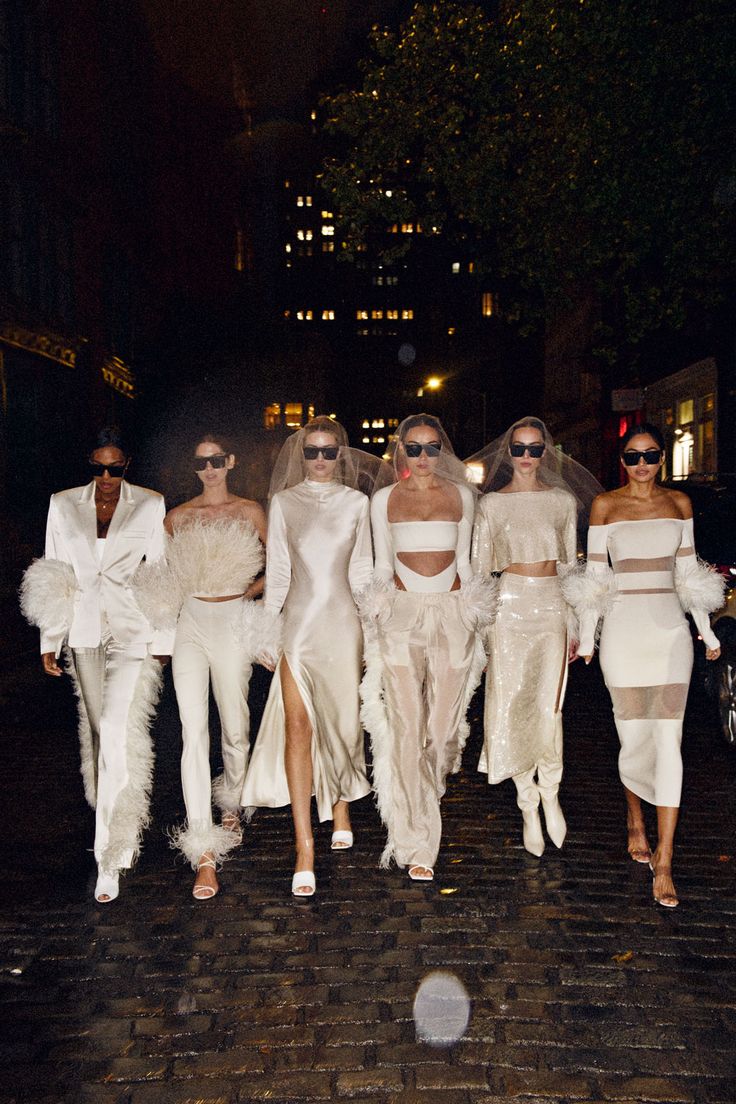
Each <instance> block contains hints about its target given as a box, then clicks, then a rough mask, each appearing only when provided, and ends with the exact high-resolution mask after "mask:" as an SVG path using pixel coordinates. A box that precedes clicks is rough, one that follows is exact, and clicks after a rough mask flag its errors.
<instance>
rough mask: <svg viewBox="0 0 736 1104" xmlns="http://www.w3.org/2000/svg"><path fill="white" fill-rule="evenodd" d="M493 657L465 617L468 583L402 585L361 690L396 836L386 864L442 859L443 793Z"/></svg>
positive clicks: (378, 782) (384, 814)
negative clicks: (456, 587) (449, 588)
mask: <svg viewBox="0 0 736 1104" xmlns="http://www.w3.org/2000/svg"><path fill="white" fill-rule="evenodd" d="M483 664H484V656H483V649H482V647H481V645H480V643H479V642H478V641H477V640H476V637H475V634H474V632H473V631H472V630H471V629H470V628H469V627H468V626H467V624H466V623H465V621H464V620H463V617H462V610H461V606H460V592H459V591H453V592H451V593H448V594H416V593H408V592H403V591H399V592H398V593H397V595H396V597H395V600H394V606H393V610H392V614H391V617H390V618H389V619H388V621H387V623H386V624H385V625H384V626H382V627H381V629H380V630H379V633H378V637H377V640H376V641H373V642H371V644H370V647H369V648H368V650H367V669H366V675H365V678H364V680H363V686H362V696H363V711H362V718H363V721H364V724H365V725H366V727H367V728H368V729H369V731H370V734H371V746H372V750H373V782H374V789H375V791H376V799H377V802H378V807H379V812H380V814H381V818H382V820H383V822H384V824H385V825H386V828H387V830H388V840H387V843H386V847H385V848H384V851H383V855H382V856H381V865H382V866H388V865H389V864H390V862H391V860H392V859H395V861H396V863H397V864H398V865H399V866H414V865H421V866H430V867H431V866H434V863H435V861H436V858H437V854H438V851H439V846H440V839H441V835H442V818H441V814H440V800H441V798H442V796H443V794H444V792H445V784H446V779H447V775H448V774H449V773H450V772H452V771H455V770H457V769H458V767H459V763H460V756H461V754H462V749H463V745H464V742H465V739H466V737H467V723H466V721H465V714H466V712H467V708H468V705H469V702H470V698H471V696H472V694H473V691H474V689H475V687H476V686H477V685H478V681H479V679H480V675H481V672H482V668H483Z"/></svg>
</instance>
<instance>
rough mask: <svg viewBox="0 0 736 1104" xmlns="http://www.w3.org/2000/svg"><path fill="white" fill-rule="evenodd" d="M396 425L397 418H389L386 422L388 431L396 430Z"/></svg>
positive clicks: (397, 423) (397, 422)
mask: <svg viewBox="0 0 736 1104" xmlns="http://www.w3.org/2000/svg"><path fill="white" fill-rule="evenodd" d="M398 425H399V419H398V418H389V420H388V428H389V429H397V428H398Z"/></svg>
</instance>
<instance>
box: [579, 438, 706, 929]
mask: <svg viewBox="0 0 736 1104" xmlns="http://www.w3.org/2000/svg"><path fill="white" fill-rule="evenodd" d="M663 453H664V440H663V438H662V436H661V434H660V432H659V430H658V429H657V428H656V427H655V426H653V425H650V424H648V423H643V424H641V425H637V426H634V427H633V428H632V429H631V430H630V431H629V433H628V434H627V435H626V437H624V439H623V455H622V463H623V465H624V467H625V470H626V475H627V477H628V482H627V484H626V486H624V487H621V488H619V489H617V490H615V491H609V492H607V493H605V494H602V495H599V496H598V497H597V498H596V499H595V501H594V503H593V508H592V510H591V516H590V522H591V524H590V530H589V533H588V564H587V569H586V574H585V576H584V577H583V579H581V580H577V581H575V583H574V585H575V586H576V588H577V593H576V594H573V595H571V600H572V601H574V602H575V604H576V605H577V607H578V611H579V618H580V645H579V651H580V655H582V656H583V657H584V659H585V661H586V663H589V662H590V660H591V658H592V655H593V649H594V639H595V632H596V626H597V623H598V621H599V619H600V617H601V616H602V617H603V629H602V632H601V636H600V661H601V668H602V670H603V675H604V678H605V680H606V685H607V687H608V690H609V693H610V695H611V701H612V703H613V713H614V717H615V721H616V728H617V730H618V735H619V740H620V743H621V751H620V755H619V774H620V776H621V781H622V782H623V785H624V792H625V794H626V802H627V829H628V851H629V854H630V855H631V857H632V859H633V860H634V861H635V862H641V863H649V866H650V868H651V870H652V872H653V874H654V886H653V892H654V899H655V901H656V902H657V903H658V904H660V905H664V906H665V907H667V908H674V907H675V906H676V905H677V904H678V898H677V893H676V891H675V886H674V883H673V881H672V854H673V843H674V834H675V827H676V825H677V816H678V811H679V805H680V791H681V785H682V758H681V756H680V742H681V738H682V721H683V716H684V713H685V703H686V701H687V692H688V685H689V682H690V674H691V671H692V664H693V646H692V640H691V636H690V631H689V629H688V626H687V622H686V620H685V617H684V616H683V608H684V609H686V610H688V611H689V612H690V614H691V615H692V617H693V620H694V621H695V624H696V625H697V627H698V630H699V632H700V635H701V637H702V638H703V641H704V643H705V649H706V651H705V654H706V658H707V659H717V658H718V656H719V655H720V645H719V642H718V639H717V637H716V636H715V635H714V633H713V631H712V629H711V627H710V624H709V620H708V613H709V612H710V611H712V610H713V609H717V608H718V606H719V605H720V604H721V602H722V595H723V586H722V581H721V580H720V578H719V577H718V575H717V574H716V573H715V572H714V571H712V570H711V569H709V568H708V567H706V566H705V565H702V564H699V563H698V560H697V557H696V555H695V547H694V541H693V522H692V507H691V504H690V499H689V498H688V497H687V495H685V494H683V493H682V492H681V491H674V490H669V489H667V488H665V487H662V486H661V485H660V484H659V483H658V482H657V473H658V472H659V469H660V466H661V464H662V459H663ZM609 559H610V562H611V564H612V567H613V570H611V568H610V567H609V566H608V564H609ZM642 799H643V800H645V801H649V802H651V803H652V804H653V805H655V806H656V807H657V830H658V840H657V847H656V849H655V850H654V852H652V851H651V849H650V846H649V842H648V840H647V835H646V828H645V824H644V817H643V814H642V805H641V802H642Z"/></svg>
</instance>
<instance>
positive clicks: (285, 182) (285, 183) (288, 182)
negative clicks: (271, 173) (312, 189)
mask: <svg viewBox="0 0 736 1104" xmlns="http://www.w3.org/2000/svg"><path fill="white" fill-rule="evenodd" d="M284 187H285V188H290V187H291V181H290V180H285V181H284Z"/></svg>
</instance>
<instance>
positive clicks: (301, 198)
mask: <svg viewBox="0 0 736 1104" xmlns="http://www.w3.org/2000/svg"><path fill="white" fill-rule="evenodd" d="M296 205H297V207H303V206H304V196H297V197H296Z"/></svg>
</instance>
